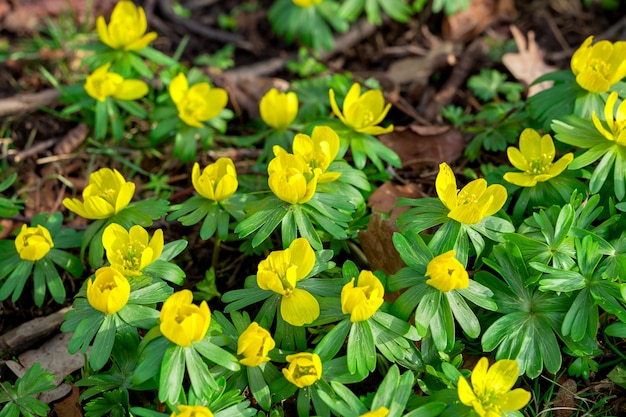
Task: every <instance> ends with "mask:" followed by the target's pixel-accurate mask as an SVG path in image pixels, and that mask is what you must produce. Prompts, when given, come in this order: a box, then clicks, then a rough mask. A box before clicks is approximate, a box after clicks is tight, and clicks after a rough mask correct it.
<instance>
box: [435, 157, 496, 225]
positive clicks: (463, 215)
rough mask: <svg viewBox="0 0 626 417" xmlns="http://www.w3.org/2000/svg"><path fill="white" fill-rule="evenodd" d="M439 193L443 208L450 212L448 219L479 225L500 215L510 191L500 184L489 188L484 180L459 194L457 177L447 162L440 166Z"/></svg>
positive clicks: (467, 187) (476, 181) (437, 183)
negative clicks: (497, 214)
mask: <svg viewBox="0 0 626 417" xmlns="http://www.w3.org/2000/svg"><path fill="white" fill-rule="evenodd" d="M435 189H436V190H437V195H438V196H439V199H440V200H441V202H442V203H443V205H444V206H446V207H447V208H448V209H449V210H450V212H449V213H448V217H450V218H451V219H454V220H456V221H458V222H459V223H463V224H476V223H478V222H480V221H481V220H482V219H483V218H484V217H486V216H491V215H493V214H496V213H497V212H498V210H500V209H501V208H502V206H504V203H505V202H506V198H507V194H506V188H504V187H503V186H502V185H500V184H492V185H490V186H488V187H487V181H485V180H484V179H483V178H479V179H477V180H474V181H471V182H470V183H469V184H467V185H466V186H465V187H463V189H462V190H461V191H459V190H458V189H457V188H456V178H455V177H454V173H453V172H452V169H451V168H450V167H449V166H448V164H446V163H445V162H444V163H442V164H440V165H439V174H437V179H436V180H435Z"/></svg>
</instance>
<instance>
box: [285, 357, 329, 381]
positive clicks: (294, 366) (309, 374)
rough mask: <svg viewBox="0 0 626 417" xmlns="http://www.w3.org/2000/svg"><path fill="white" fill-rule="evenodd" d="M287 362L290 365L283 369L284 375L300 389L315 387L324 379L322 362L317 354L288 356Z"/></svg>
mask: <svg viewBox="0 0 626 417" xmlns="http://www.w3.org/2000/svg"><path fill="white" fill-rule="evenodd" d="M287 362H288V363H289V365H288V366H287V367H286V368H283V375H285V378H287V381H289V382H291V383H292V384H294V385H295V386H297V387H298V388H304V387H308V386H309V385H313V384H315V383H316V382H317V381H319V380H320V378H321V377H322V361H321V359H320V357H319V356H317V354H316V353H308V352H301V353H296V354H295V355H287Z"/></svg>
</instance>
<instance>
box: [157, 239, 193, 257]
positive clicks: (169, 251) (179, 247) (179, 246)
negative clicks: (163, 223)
mask: <svg viewBox="0 0 626 417" xmlns="http://www.w3.org/2000/svg"><path fill="white" fill-rule="evenodd" d="M188 244H189V242H188V241H187V240H186V239H178V240H175V241H173V242H168V243H166V244H165V245H164V246H163V251H162V252H161V256H159V260H160V261H171V260H172V259H174V258H175V257H177V256H178V255H180V254H181V253H182V252H183V251H184V250H185V248H186V247H187V245H188Z"/></svg>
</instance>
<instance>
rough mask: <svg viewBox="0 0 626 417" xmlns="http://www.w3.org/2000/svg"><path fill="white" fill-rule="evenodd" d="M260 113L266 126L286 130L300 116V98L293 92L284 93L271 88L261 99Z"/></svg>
mask: <svg viewBox="0 0 626 417" xmlns="http://www.w3.org/2000/svg"><path fill="white" fill-rule="evenodd" d="M259 112H260V113H261V119H263V121H264V122H265V124H266V125H268V126H270V127H273V128H274V129H278V130H283V129H286V128H287V127H289V125H291V123H293V121H294V120H295V118H296V116H297V115H298V96H297V95H296V93H294V92H293V91H292V92H289V93H284V92H279V91H278V90H277V89H275V88H271V89H270V90H269V91H268V92H267V93H265V95H264V96H263V97H262V98H261V101H260V103H259Z"/></svg>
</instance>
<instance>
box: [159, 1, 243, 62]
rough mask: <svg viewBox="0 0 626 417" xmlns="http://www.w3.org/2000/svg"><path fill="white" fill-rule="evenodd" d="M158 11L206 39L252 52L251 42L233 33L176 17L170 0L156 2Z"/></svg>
mask: <svg viewBox="0 0 626 417" xmlns="http://www.w3.org/2000/svg"><path fill="white" fill-rule="evenodd" d="M158 5H159V9H160V10H161V13H163V15H164V17H166V18H167V19H169V20H170V21H172V22H173V23H175V24H177V25H180V26H182V27H184V28H185V29H187V30H188V31H190V32H193V33H195V34H196V35H200V36H202V37H205V38H207V39H212V40H215V41H218V42H224V43H232V44H234V45H235V46H236V47H238V48H240V49H245V50H247V51H252V50H253V49H254V48H253V45H252V43H251V42H249V41H247V40H245V39H243V38H242V37H241V36H240V35H237V34H234V33H228V32H224V31H222V30H217V29H212V28H209V27H206V26H204V25H202V24H200V23H198V22H196V21H193V20H191V19H185V18H184V17H181V16H179V15H177V14H176V13H175V12H174V10H173V9H172V4H171V2H170V0H158Z"/></svg>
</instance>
